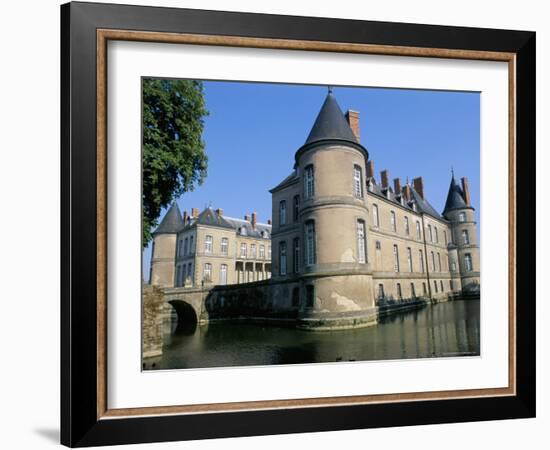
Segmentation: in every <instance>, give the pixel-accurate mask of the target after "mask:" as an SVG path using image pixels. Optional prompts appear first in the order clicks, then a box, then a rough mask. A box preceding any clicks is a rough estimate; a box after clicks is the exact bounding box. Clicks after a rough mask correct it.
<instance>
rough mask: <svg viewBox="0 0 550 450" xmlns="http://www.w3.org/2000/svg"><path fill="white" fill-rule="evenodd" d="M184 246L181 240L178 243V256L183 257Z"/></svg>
mask: <svg viewBox="0 0 550 450" xmlns="http://www.w3.org/2000/svg"><path fill="white" fill-rule="evenodd" d="M182 244H183V240H182V239H180V240H179V241H178V251H177V252H176V254H177V255H178V256H181V255H182V251H183V245H182Z"/></svg>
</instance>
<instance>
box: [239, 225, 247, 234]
mask: <svg viewBox="0 0 550 450" xmlns="http://www.w3.org/2000/svg"><path fill="white" fill-rule="evenodd" d="M239 234H240V235H241V236H246V235H247V234H248V231H247V230H246V227H241V228H239Z"/></svg>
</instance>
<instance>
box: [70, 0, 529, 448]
mask: <svg viewBox="0 0 550 450" xmlns="http://www.w3.org/2000/svg"><path fill="white" fill-rule="evenodd" d="M61 18H62V20H61V23H62V41H61V54H62V71H61V73H62V80H61V82H62V98H61V106H62V108H61V111H62V130H61V132H62V159H61V164H62V167H61V169H62V199H61V200H62V205H63V208H62V231H61V232H62V248H61V253H62V280H61V281H62V317H61V324H62V329H61V331H62V343H61V351H62V379H61V383H62V399H61V405H62V414H61V415H62V424H61V425H62V427H61V428H62V434H61V440H62V443H63V444H65V445H68V446H91V445H107V444H124V443H138V442H156V441H173V440H188V439H203V438H214V437H230V436H247V435H264V434H278V433H297V432H313V431H328V430H344V429H353V428H368V427H384V426H399V425H415V424H428V423H444V422H462V421H479V420H494V419H508V418H520V417H533V416H534V414H535V352H534V346H535V322H534V319H535V302H534V298H535V288H534V286H535V283H534V281H535V280H534V279H535V272H534V270H533V266H534V264H535V260H534V252H533V250H532V249H534V248H535V242H534V240H535V237H534V236H535V233H534V223H535V222H534V217H535V190H534V186H535V182H534V164H535V144H534V143H535V120H534V119H535V83H534V81H535V71H534V68H535V33H532V32H527V31H508V30H489V29H476V28H458V27H446V26H428V25H416V24H400V23H382V22H368V21H351V20H340V19H321V18H310V17H291V16H275V15H260V14H250V13H229V12H214V11H201V10H189V9H171V8H153V7H137V6H125V5H109V4H93V3H69V4H66V5H63V6H62V8H61Z"/></svg>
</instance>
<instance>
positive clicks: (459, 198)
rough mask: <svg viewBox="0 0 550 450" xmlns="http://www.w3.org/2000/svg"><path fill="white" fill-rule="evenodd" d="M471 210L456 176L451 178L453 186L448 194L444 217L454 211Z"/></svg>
mask: <svg viewBox="0 0 550 450" xmlns="http://www.w3.org/2000/svg"><path fill="white" fill-rule="evenodd" d="M464 208H470V206H468V205H467V204H466V201H465V200H464V193H463V192H462V189H460V186H459V185H458V184H456V181H455V176H454V175H453V176H452V177H451V185H450V186H449V193H448V194H447V201H446V202H445V208H444V209H443V215H446V214H447V213H448V212H449V211H452V210H453V209H464Z"/></svg>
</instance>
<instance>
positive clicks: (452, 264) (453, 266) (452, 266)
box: [451, 261, 456, 272]
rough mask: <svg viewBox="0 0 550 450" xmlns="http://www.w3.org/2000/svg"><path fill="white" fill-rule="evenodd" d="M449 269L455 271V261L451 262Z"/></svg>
mask: <svg viewBox="0 0 550 450" xmlns="http://www.w3.org/2000/svg"><path fill="white" fill-rule="evenodd" d="M451 271H453V272H456V263H455V262H454V261H453V262H452V263H451Z"/></svg>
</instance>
